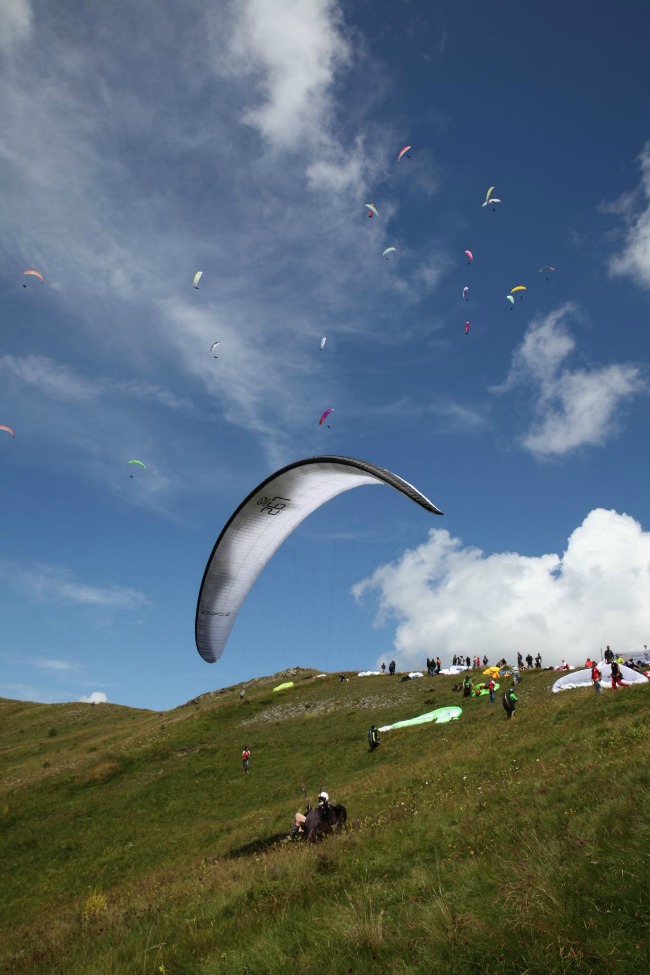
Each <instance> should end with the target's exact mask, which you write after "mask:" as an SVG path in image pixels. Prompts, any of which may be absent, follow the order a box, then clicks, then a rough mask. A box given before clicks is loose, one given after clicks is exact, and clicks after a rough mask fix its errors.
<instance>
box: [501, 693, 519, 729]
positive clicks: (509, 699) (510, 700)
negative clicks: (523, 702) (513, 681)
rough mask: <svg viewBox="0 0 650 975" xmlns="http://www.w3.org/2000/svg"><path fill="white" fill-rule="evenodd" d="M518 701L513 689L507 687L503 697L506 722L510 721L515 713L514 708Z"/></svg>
mask: <svg viewBox="0 0 650 975" xmlns="http://www.w3.org/2000/svg"><path fill="white" fill-rule="evenodd" d="M518 700H519V698H518V697H517V695H516V694H515V692H514V689H513V688H512V687H509V688H508V690H507V691H506V692H505V694H504V695H503V709H504V711H505V712H506V718H507V719H508V721H510V719H511V718H512V716H513V714H514V713H515V707H516V706H517V701H518Z"/></svg>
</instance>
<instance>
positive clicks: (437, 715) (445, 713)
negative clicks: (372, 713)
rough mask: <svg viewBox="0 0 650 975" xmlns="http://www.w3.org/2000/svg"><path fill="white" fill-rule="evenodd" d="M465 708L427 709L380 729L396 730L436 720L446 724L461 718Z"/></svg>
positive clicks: (437, 722)
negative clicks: (425, 711)
mask: <svg viewBox="0 0 650 975" xmlns="http://www.w3.org/2000/svg"><path fill="white" fill-rule="evenodd" d="M462 713H463V709H462V708H459V707H449V708H436V710H435V711H427V713H426V714H420V715H418V717H417V718H406V719H405V720H404V721H396V722H395V724H386V725H384V727H383V728H380V729H379V730H380V731H395V729H396V728H410V727H411V725H416V724H428V723H429V722H431V721H434V722H435V723H436V724H446V723H447V721H455V720H456V718H460V716H461V714H462Z"/></svg>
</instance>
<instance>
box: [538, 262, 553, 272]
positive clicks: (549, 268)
mask: <svg viewBox="0 0 650 975" xmlns="http://www.w3.org/2000/svg"><path fill="white" fill-rule="evenodd" d="M542 271H557V268H556V267H551V265H550V264H545V265H544V267H540V269H539V271H538V272H537V273H538V274H541V273H542Z"/></svg>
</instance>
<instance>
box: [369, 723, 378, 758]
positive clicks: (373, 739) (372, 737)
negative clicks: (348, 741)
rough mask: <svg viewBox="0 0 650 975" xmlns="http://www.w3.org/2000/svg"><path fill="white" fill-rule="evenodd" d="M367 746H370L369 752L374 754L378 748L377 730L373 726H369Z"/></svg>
mask: <svg viewBox="0 0 650 975" xmlns="http://www.w3.org/2000/svg"><path fill="white" fill-rule="evenodd" d="M368 745H369V746H370V751H371V752H374V750H375V748H379V729H378V728H377V726H376V725H374V724H371V725H370V730H369V732H368Z"/></svg>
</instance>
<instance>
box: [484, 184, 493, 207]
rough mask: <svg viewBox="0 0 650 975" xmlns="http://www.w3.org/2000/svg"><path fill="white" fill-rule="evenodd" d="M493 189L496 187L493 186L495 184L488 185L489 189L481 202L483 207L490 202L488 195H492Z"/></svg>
mask: <svg viewBox="0 0 650 975" xmlns="http://www.w3.org/2000/svg"><path fill="white" fill-rule="evenodd" d="M495 189H496V187H495V186H491V187H490V189H489V190H488V191H487V193H486V194H485V203H484V204H483V206H484V207H486V206H487V205H488V203H491V202H492V201H491V200H490V197H491V196H492V194H493V193H494V191H495Z"/></svg>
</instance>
